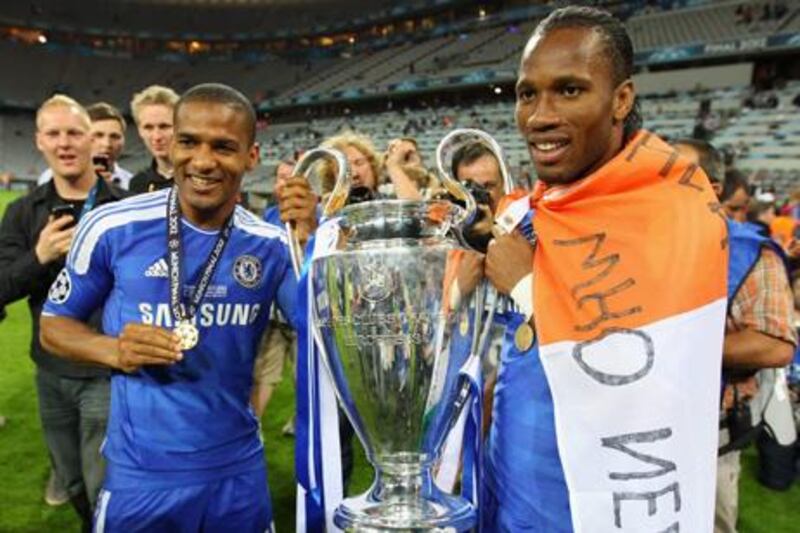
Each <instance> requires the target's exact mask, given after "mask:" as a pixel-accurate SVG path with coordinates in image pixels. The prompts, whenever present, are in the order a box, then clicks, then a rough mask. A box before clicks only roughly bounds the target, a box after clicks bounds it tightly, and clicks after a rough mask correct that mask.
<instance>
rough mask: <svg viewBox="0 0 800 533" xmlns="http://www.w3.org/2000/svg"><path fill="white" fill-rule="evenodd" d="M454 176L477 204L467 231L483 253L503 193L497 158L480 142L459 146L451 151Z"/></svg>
mask: <svg viewBox="0 0 800 533" xmlns="http://www.w3.org/2000/svg"><path fill="white" fill-rule="evenodd" d="M452 172H453V177H455V178H456V179H457V180H458V181H460V182H462V183H465V184H466V186H467V188H468V189H469V190H470V192H471V193H472V195H473V196H474V197H475V201H476V202H477V204H478V216H477V217H476V220H475V222H474V223H473V225H472V226H471V227H470V229H469V231H468V232H467V234H466V238H467V240H468V241H469V242H470V244H471V245H473V246H474V247H475V248H476V249H478V250H480V251H482V252H484V253H485V252H486V247H487V245H488V244H489V241H490V240H491V239H492V231H491V230H492V226H493V225H494V212H495V210H496V209H497V205H498V204H499V203H500V199H501V198H502V197H503V195H504V190H503V176H502V174H501V172H500V164H499V162H498V161H497V157H496V156H495V155H494V153H492V151H491V150H489V148H487V147H486V146H485V145H483V144H482V143H478V142H476V143H471V144H465V145H464V146H461V147H460V148H459V149H458V150H456V152H455V153H454V154H453V159H452Z"/></svg>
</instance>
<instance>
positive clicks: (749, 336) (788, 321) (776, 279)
mask: <svg viewBox="0 0 800 533" xmlns="http://www.w3.org/2000/svg"><path fill="white" fill-rule="evenodd" d="M793 310H794V300H793V296H792V292H791V289H790V288H789V281H788V279H787V276H786V267H785V266H784V264H783V261H782V260H781V258H780V257H779V256H778V255H777V254H776V253H775V252H774V251H773V250H772V249H770V248H766V247H765V248H764V249H763V250H762V252H761V256H760V257H759V259H758V261H757V262H756V264H755V265H754V266H753V269H752V270H751V271H750V273H749V274H748V275H747V278H745V281H744V283H743V284H742V287H741V288H740V289H739V291H738V292H737V293H736V295H735V296H734V299H733V302H732V303H731V313H730V315H731V316H730V319H729V324H728V328H727V330H726V332H725V342H724V345H723V352H722V362H723V366H724V367H725V368H737V369H757V368H770V367H782V366H786V365H787V364H789V362H790V361H791V360H792V357H793V356H794V347H795V345H796V344H797V338H796V333H795V330H794V327H793V324H792V319H793Z"/></svg>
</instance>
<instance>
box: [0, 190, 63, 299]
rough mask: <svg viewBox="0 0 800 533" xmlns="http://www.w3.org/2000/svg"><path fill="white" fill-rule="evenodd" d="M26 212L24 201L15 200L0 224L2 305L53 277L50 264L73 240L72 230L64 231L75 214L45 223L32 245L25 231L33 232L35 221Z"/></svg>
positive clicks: (22, 295)
mask: <svg viewBox="0 0 800 533" xmlns="http://www.w3.org/2000/svg"><path fill="white" fill-rule="evenodd" d="M23 211H24V204H23V203H22V202H21V201H16V202H14V203H12V204H11V205H9V206H8V208H7V209H6V212H5V215H4V216H3V221H2V224H0V308H2V307H4V306H6V305H8V304H9V303H11V302H15V301H17V300H19V299H21V298H25V297H26V296H29V295H30V294H31V293H32V292H34V290H35V289H36V287H37V285H39V284H41V283H42V280H43V279H44V278H46V277H48V276H51V274H50V273H49V268H48V264H49V263H50V262H52V261H55V260H57V259H60V258H61V257H63V256H64V254H65V253H66V250H67V247H68V246H69V241H70V240H71V239H72V230H66V231H63V226H64V225H65V224H68V223H69V222H70V221H71V218H72V217H63V220H58V221H51V222H50V223H49V224H48V225H47V226H45V229H43V230H42V232H41V234H40V235H39V238H38V239H39V242H37V244H36V245H35V246H34V247H31V244H30V243H29V235H28V234H27V233H26V232H32V231H33V228H31V227H30V226H31V225H32V224H34V221H33V220H29V217H25V216H24V212H23ZM42 290H46V287H45V288H43V289H42Z"/></svg>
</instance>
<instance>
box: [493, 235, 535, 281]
mask: <svg viewBox="0 0 800 533" xmlns="http://www.w3.org/2000/svg"><path fill="white" fill-rule="evenodd" d="M533 250H534V249H533V246H532V245H531V243H529V242H528V240H527V239H526V238H525V237H524V236H522V234H520V233H519V232H518V231H516V230H515V231H513V232H511V233H508V234H505V235H500V236H498V237H495V238H494V239H492V240H491V242H489V249H488V251H487V252H486V267H485V272H486V277H487V278H488V279H489V281H490V282H491V283H492V285H494V288H495V289H497V292H499V293H500V294H505V295H511V291H512V290H513V289H514V287H516V286H517V284H518V283H519V282H520V281H522V279H523V278H525V277H526V276H528V275H529V274H531V270H532V268H533Z"/></svg>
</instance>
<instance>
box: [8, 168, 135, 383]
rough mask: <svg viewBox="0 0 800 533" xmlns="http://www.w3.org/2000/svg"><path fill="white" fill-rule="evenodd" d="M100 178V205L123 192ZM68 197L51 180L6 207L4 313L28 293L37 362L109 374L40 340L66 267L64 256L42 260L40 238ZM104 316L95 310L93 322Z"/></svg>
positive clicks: (64, 372)
mask: <svg viewBox="0 0 800 533" xmlns="http://www.w3.org/2000/svg"><path fill="white" fill-rule="evenodd" d="M99 183H100V187H99V189H98V190H97V203H96V205H102V204H105V203H108V202H113V201H115V200H118V199H120V198H121V197H122V195H123V193H122V191H120V190H119V189H117V188H115V187H110V186H109V185H107V184H106V183H105V181H103V180H102V179H100V181H99ZM64 203H65V202H64V200H62V199H61V198H60V197H59V196H58V194H57V193H56V188H55V185H54V184H53V182H52V181H51V182H48V183H45V184H44V185H40V186H39V187H37V188H36V189H34V190H33V191H31V192H30V193H29V194H27V195H26V196H23V197H22V198H18V199H16V200H14V201H13V202H11V203H10V204H9V205H8V207H7V208H6V211H5V214H4V215H3V222H2V224H0V316H2V315H4V312H3V308H4V307H5V306H6V305H8V304H10V303H12V302H15V301H17V300H21V299H22V298H27V299H28V307H29V308H30V312H31V319H32V321H33V337H32V338H31V357H32V358H33V360H34V362H35V363H36V364H37V365H38V366H39V367H41V368H44V369H46V370H49V371H51V372H53V373H55V374H58V375H60V376H64V377H73V378H84V377H94V376H102V375H106V374H108V370H107V369H105V368H101V367H98V366H91V365H86V364H81V363H75V362H72V361H68V360H66V359H63V358H60V357H56V356H54V355H52V354H50V353H48V352H46V351H45V350H44V349H42V346H41V344H40V343H39V315H41V313H42V307H43V306H44V302H45V299H46V298H47V292H48V291H49V290H50V285H51V284H52V283H53V280H55V279H56V276H58V273H59V272H60V271H61V269H62V268H63V267H64V261H63V260H61V261H55V262H53V263H50V264H47V265H41V264H39V261H38V259H37V258H36V252H35V249H36V243H37V242H38V240H39V233H41V231H42V229H43V228H44V226H45V225H46V224H47V218H48V217H49V215H50V209H51V208H52V207H53V206H55V205H59V204H64ZM99 318H100V313H95V316H93V317H92V320H91V321H90V323H91V324H92V325H93V326H95V327H98V326H99V324H100V320H99ZM98 329H99V328H98Z"/></svg>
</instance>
